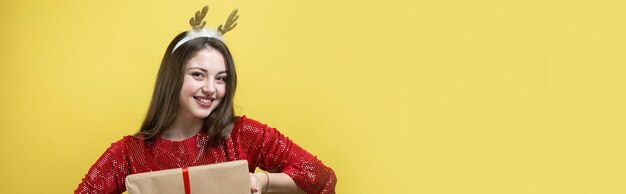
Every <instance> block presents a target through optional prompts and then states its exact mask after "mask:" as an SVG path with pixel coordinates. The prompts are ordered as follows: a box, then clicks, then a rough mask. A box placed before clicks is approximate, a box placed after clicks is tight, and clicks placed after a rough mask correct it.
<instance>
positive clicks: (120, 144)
mask: <svg viewBox="0 0 626 194" xmlns="http://www.w3.org/2000/svg"><path fill="white" fill-rule="evenodd" d="M144 142H145V141H144V140H143V138H141V137H136V136H132V135H127V136H124V137H122V139H120V140H117V141H115V142H113V143H111V146H110V147H109V148H108V149H107V152H108V153H111V154H116V155H117V154H125V153H126V151H127V149H128V148H129V147H134V146H136V145H142V144H144Z"/></svg>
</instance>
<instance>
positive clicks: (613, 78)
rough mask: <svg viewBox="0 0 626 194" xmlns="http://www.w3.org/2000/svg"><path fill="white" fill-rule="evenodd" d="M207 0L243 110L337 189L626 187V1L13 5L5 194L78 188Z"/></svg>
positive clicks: (1, 37) (1, 9)
mask: <svg viewBox="0 0 626 194" xmlns="http://www.w3.org/2000/svg"><path fill="white" fill-rule="evenodd" d="M206 3H210V6H211V10H210V13H209V16H208V17H209V18H208V23H209V25H215V24H219V23H222V22H223V21H224V20H225V18H226V17H227V15H228V13H229V12H230V11H231V9H233V8H239V9H240V15H241V18H240V21H239V26H238V27H237V28H236V29H235V30H234V31H232V32H230V33H229V34H227V37H226V39H227V42H228V44H229V45H230V47H231V49H232V51H233V53H234V56H235V60H236V64H237V70H238V73H239V75H240V85H239V91H238V94H237V100H236V103H237V105H238V107H239V112H240V113H241V114H246V115H248V116H249V117H251V118H254V119H257V120H260V121H262V122H264V123H267V124H269V125H271V126H274V127H277V128H278V129H279V130H281V131H282V132H283V133H285V134H287V135H288V136H289V137H291V138H292V139H293V140H294V141H295V142H297V143H298V144H300V145H301V146H303V147H305V148H307V149H308V150H309V151H311V152H313V153H315V154H316V155H318V157H319V158H320V159H322V160H323V161H324V162H325V163H326V164H328V165H329V166H331V167H332V168H333V169H334V170H335V171H336V173H337V176H338V180H339V181H338V184H337V191H338V192H339V193H440V194H452V193H464V194H466V193H467V194H472V193H481V194H500V193H546V194H552V193H567V194H572V193H602V194H605V193H626V187H624V183H625V182H626V176H624V174H626V168H625V167H624V166H625V165H624V164H626V157H625V156H624V148H626V141H624V137H625V135H626V132H624V130H625V129H626V124H625V122H624V117H625V116H626V103H625V102H624V99H626V92H625V90H624V86H625V83H626V76H625V75H624V74H625V73H626V67H624V65H625V64H626V57H624V55H625V51H626V46H625V45H626V22H625V20H624V18H626V12H624V7H626V4H625V3H622V2H620V1H603V0H599V1H565V0H563V1H540V0H530V1H511V0H508V1H507V0H501V1H497V0H478V1H465V0H448V1H410V0H406V1H400V0H384V1H383V0H379V1H370V0H363V1H353V2H345V1H334V0H318V1H291V0H275V1H267V2H261V1H243V0H238V1H210V2H209V1H199V0H193V1H186V2H184V3H181V1H173V0H169V1H148V0H141V1H122V0H107V1H83V0H67V1H43V0H30V1H18V0H9V1H7V0H4V1H2V2H0V13H2V14H0V15H1V17H0V22H1V23H0V24H1V25H0V26H1V27H0V44H1V46H0V60H2V61H1V62H0V91H1V92H2V93H1V95H0V109H1V110H0V130H1V137H2V138H0V139H1V140H0V151H1V154H2V157H1V158H0V172H2V176H0V183H2V186H0V193H69V192H71V191H73V189H74V188H75V187H76V186H77V184H78V183H79V182H80V179H81V178H82V177H83V175H84V174H85V173H86V172H87V170H88V168H89V167H90V166H91V164H92V163H93V162H94V161H95V160H96V159H97V158H98V156H99V155H100V154H101V153H102V152H103V151H104V150H105V149H106V148H107V147H108V146H109V145H110V143H112V142H114V141H116V140H118V139H120V138H121V137H122V136H124V135H128V134H131V133H133V132H135V131H136V130H137V129H138V127H139V125H140V123H141V121H142V119H143V116H144V114H145V112H146V108H147V105H148V102H149V100H150V95H151V92H152V87H153V83H154V80H155V77H156V72H157V69H158V65H159V61H160V60H161V56H162V55H163V52H164V50H165V47H166V45H167V43H168V42H169V41H170V40H171V38H173V37H174V36H175V35H176V34H178V33H179V32H181V31H183V30H187V29H188V26H187V21H188V18H189V17H191V14H192V13H193V12H194V11H195V10H197V9H200V8H201V7H202V5H204V4H206Z"/></svg>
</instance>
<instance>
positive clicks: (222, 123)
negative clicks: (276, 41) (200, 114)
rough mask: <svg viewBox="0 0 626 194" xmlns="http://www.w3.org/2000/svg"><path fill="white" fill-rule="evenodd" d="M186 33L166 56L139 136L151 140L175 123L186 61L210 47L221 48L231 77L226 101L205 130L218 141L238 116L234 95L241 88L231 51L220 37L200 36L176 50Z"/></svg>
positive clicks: (174, 43)
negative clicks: (238, 83)
mask: <svg viewBox="0 0 626 194" xmlns="http://www.w3.org/2000/svg"><path fill="white" fill-rule="evenodd" d="M185 34H186V32H183V33H180V34H179V35H178V36H176V37H175V38H174V40H172V42H170V44H169V46H168V47H167V50H166V51H165V55H163V60H162V61H161V67H160V68H159V73H158V74H157V79H156V83H155V86H154V91H153V93H152V100H151V101H150V107H149V108H148V113H147V114H146V118H145V119H144V121H143V124H142V125H141V129H140V130H139V132H137V133H136V134H135V136H138V137H143V138H144V139H146V140H150V139H153V138H154V137H156V136H157V135H159V133H161V132H162V131H164V130H166V129H167V128H169V127H170V126H171V125H172V124H173V123H174V120H175V118H176V113H177V111H178V98H179V94H180V89H181V87H182V85H183V76H184V68H185V64H187V62H188V61H189V60H190V59H191V58H193V57H194V56H195V55H196V54H197V53H198V51H200V50H201V49H204V48H207V47H212V48H214V49H216V50H218V51H219V52H220V53H221V54H222V56H224V61H225V62H226V71H227V76H228V79H227V80H226V94H225V95H224V98H223V99H222V102H220V104H219V105H218V106H217V108H215V110H213V111H212V112H211V113H210V114H209V116H208V117H207V118H205V119H204V126H203V127H202V129H203V130H207V132H208V135H209V138H210V139H211V140H218V139H220V138H221V137H222V131H223V130H225V129H226V128H227V127H228V126H229V125H231V124H232V123H233V122H234V121H235V119H236V117H235V111H234V107H233V98H234V96H235V90H236V88H237V73H236V71H235V63H234V61H233V57H232V55H231V54H230V50H229V49H228V47H227V46H226V45H225V44H224V43H223V42H222V41H220V40H218V39H215V38H207V37H200V38H195V39H192V40H190V41H188V42H186V43H184V44H182V45H180V46H179V47H178V48H176V51H174V52H173V53H172V49H173V48H174V46H175V45H176V43H178V41H180V40H181V39H183V38H184V37H185Z"/></svg>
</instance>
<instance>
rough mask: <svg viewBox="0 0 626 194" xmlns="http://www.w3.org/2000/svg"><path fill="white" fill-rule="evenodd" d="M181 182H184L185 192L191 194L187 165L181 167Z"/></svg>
mask: <svg viewBox="0 0 626 194" xmlns="http://www.w3.org/2000/svg"><path fill="white" fill-rule="evenodd" d="M183 183H184V184H185V194H191V185H190V184H189V171H188V170H187V167H184V168H183Z"/></svg>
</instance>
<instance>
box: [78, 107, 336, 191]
mask: <svg viewBox="0 0 626 194" xmlns="http://www.w3.org/2000/svg"><path fill="white" fill-rule="evenodd" d="M233 160H247V161H248V169H249V171H250V172H254V170H255V169H256V167H259V168H260V169H263V170H265V171H268V172H274V173H278V172H282V173H285V174H287V175H289V176H290V177H291V178H292V179H293V180H294V182H295V183H296V184H297V185H298V187H299V188H300V189H302V190H303V191H305V192H306V193H335V184H336V183H337V178H336V176H335V173H334V172H333V170H332V169H330V168H329V167H327V166H325V165H324V164H323V163H322V161H320V160H319V159H317V157H316V156H314V155H312V154H311V153H309V152H307V151H306V150H304V149H302V148H301V147H299V146H298V145H296V144H295V143H293V142H292V141H291V140H290V139H289V138H287V137H286V136H284V135H282V134H281V133H280V132H278V130H276V129H274V128H271V127H268V126H267V125H265V124H262V123H260V122H258V121H255V120H253V119H249V118H246V117H245V116H242V117H240V118H239V119H237V121H236V122H235V125H234V126H233V129H232V131H231V133H230V134H229V135H228V137H226V138H225V139H223V140H221V141H218V142H215V143H209V138H208V136H207V135H206V133H205V132H204V130H202V131H201V132H200V133H198V134H196V135H195V136H193V137H191V138H188V139H185V140H182V141H170V140H166V139H162V138H159V137H157V138H155V139H154V140H153V141H145V140H143V139H141V138H138V137H133V136H126V137H124V138H122V139H121V140H119V141H117V142H115V143H113V144H111V147H109V148H108V149H107V150H106V151H105V152H104V154H102V156H101V157H100V158H99V159H98V160H97V161H96V163H95V164H94V165H93V166H92V167H91V168H90V169H89V172H88V173H87V174H86V175H85V178H83V180H82V182H81V183H80V184H79V185H78V188H77V189H76V190H75V191H74V193H122V192H124V191H125V190H126V187H125V185H124V184H125V183H124V179H125V178H126V176H127V175H129V174H135V173H142V172H150V171H156V170H165V169H171V168H182V167H189V166H197V165H204V164H213V163H219V162H226V161H233Z"/></svg>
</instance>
